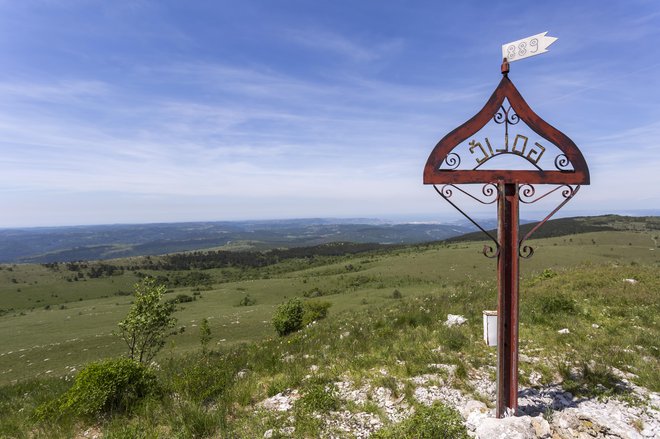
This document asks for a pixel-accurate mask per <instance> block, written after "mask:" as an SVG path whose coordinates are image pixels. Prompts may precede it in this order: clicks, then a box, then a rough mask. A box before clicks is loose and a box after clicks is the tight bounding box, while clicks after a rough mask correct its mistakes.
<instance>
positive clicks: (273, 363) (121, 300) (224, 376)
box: [0, 232, 660, 437]
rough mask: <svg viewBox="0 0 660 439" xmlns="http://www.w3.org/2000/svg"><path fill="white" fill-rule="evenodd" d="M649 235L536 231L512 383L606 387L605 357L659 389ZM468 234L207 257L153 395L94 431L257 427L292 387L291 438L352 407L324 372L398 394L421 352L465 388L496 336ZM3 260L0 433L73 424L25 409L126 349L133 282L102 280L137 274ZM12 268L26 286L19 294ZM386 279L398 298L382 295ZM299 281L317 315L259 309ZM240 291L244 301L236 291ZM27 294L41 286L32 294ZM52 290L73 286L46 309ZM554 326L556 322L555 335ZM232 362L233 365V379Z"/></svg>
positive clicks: (269, 422)
mask: <svg viewBox="0 0 660 439" xmlns="http://www.w3.org/2000/svg"><path fill="white" fill-rule="evenodd" d="M652 236H654V235H652V234H650V233H647V232H596V233H590V234H584V235H574V236H565V237H558V238H549V239H543V240H539V241H536V242H534V245H535V247H536V253H535V256H534V257H533V258H532V259H530V260H523V261H522V272H523V274H522V280H521V299H520V306H521V315H520V325H521V326H520V347H521V353H523V354H525V355H528V356H531V357H535V358H539V359H540V361H539V362H538V363H536V364H528V363H521V382H522V383H523V384H526V383H527V377H528V376H529V374H530V373H531V372H533V371H536V372H539V373H541V375H542V377H543V378H542V382H546V383H549V382H552V381H556V380H558V379H562V378H563V379H564V380H565V383H566V385H567V386H568V387H570V388H571V389H572V390H574V391H575V392H576V393H578V394H583V395H599V394H601V395H615V396H616V395H619V394H620V392H618V391H617V386H619V385H620V381H619V380H618V379H617V378H616V377H615V375H614V374H613V369H612V368H617V369H619V370H622V371H624V372H629V373H632V374H634V377H633V378H632V381H633V382H634V383H635V384H637V385H641V386H644V387H647V388H649V389H651V390H654V391H660V376H659V373H658V370H660V350H659V348H660V346H659V344H658V340H660V325H659V324H658V316H660V300H658V299H659V294H660V276H658V274H657V273H658V266H659V264H660V256H657V255H656V251H657V250H655V245H654V244H653V245H652V242H653V241H652ZM594 241H595V242H596V243H595V244H594V243H593V242H594ZM480 247H481V244H479V243H461V244H452V245H450V246H448V245H443V244H433V245H423V246H415V247H410V248H404V249H399V250H396V251H392V252H389V253H383V252H381V253H374V254H367V255H359V256H354V257H333V258H327V260H326V261H325V262H327V263H326V264H322V263H320V262H319V261H314V262H312V263H310V262H309V261H307V260H289V261H286V262H285V263H282V264H277V265H275V266H269V267H265V268H264V269H250V270H245V271H244V272H242V273H238V270H234V272H233V273H229V272H228V271H227V270H226V269H222V270H208V271H207V272H208V273H210V274H211V276H212V277H213V279H214V282H213V286H212V287H211V289H209V290H206V291H193V290H194V288H191V287H187V288H178V289H174V290H172V291H171V292H169V293H168V294H166V297H168V298H174V297H176V296H177V295H178V294H188V295H190V296H193V295H195V294H196V293H198V294H197V295H196V296H194V297H197V300H195V301H193V302H188V303H185V304H183V305H181V309H180V310H179V311H177V313H176V316H177V318H178V319H179V323H178V326H179V327H183V326H185V330H184V332H183V333H179V334H177V335H175V336H173V337H171V338H170V339H169V340H168V344H167V346H166V348H165V349H164V350H163V351H161V353H160V354H159V356H158V357H157V362H158V363H159V365H160V366H159V367H160V370H159V371H158V376H159V379H160V381H161V383H162V384H163V385H164V386H165V387H166V388H167V389H168V390H167V391H166V392H165V395H164V396H162V397H160V398H159V399H149V400H147V401H145V403H144V404H142V405H141V406H140V407H139V408H138V410H137V412H136V414H135V415H132V416H127V415H120V416H115V417H110V418H102V419H100V420H98V421H97V424H98V425H99V426H100V427H99V428H101V430H103V432H104V434H106V437H156V436H158V435H160V436H161V437H162V436H166V437H177V436H179V437H192V436H196V437H205V436H209V437H214V436H216V437H217V436H221V437H224V436H226V437H234V436H236V437H261V436H263V432H264V431H265V430H266V429H268V428H275V427H280V426H282V425H283V422H284V421H282V419H278V418H277V417H276V416H274V415H273V414H271V413H265V412H263V411H261V410H257V411H255V404H256V403H257V402H258V401H261V400H263V399H264V398H267V397H269V396H272V395H275V394H277V393H279V392H282V391H285V390H287V389H294V388H295V389H299V390H300V392H301V394H302V395H303V396H302V397H301V400H299V401H300V402H299V403H298V404H296V407H295V410H294V411H293V415H292V416H293V417H294V419H293V420H292V422H291V423H290V425H291V426H295V427H296V431H297V432H298V433H296V434H297V435H298V436H299V437H303V436H304V435H307V436H308V437H316V436H318V434H320V432H322V431H323V428H324V426H323V425H322V423H320V422H317V421H314V419H316V418H314V416H313V413H314V412H325V411H329V410H334V409H335V408H340V409H343V408H347V407H350V404H348V403H347V402H346V401H343V400H341V399H339V398H337V397H336V395H334V394H333V393H332V392H329V391H326V392H323V390H327V389H329V387H328V386H330V385H331V384H332V383H333V382H335V381H339V380H346V379H350V380H353V381H354V382H356V383H360V382H363V383H373V384H374V385H377V386H382V387H386V388H389V389H390V390H392V391H393V392H394V391H395V390H396V391H397V392H399V391H400V392H402V394H406V393H410V389H409V388H407V387H406V385H405V380H406V379H407V378H409V377H411V376H416V375H420V374H424V373H432V372H437V371H435V370H433V369H430V368H429V366H428V365H429V364H434V363H435V364H437V363H442V364H451V365H455V366H456V372H455V377H454V378H453V381H452V383H453V384H452V385H454V386H455V387H458V388H461V389H462V390H463V391H466V392H468V393H469V392H471V391H472V390H471V388H470V386H469V383H468V380H467V377H468V375H469V374H470V373H471V372H473V371H475V370H480V369H483V368H487V367H492V366H494V364H495V358H494V355H493V353H494V352H495V351H494V349H492V348H488V347H486V346H485V345H484V344H483V342H482V340H481V337H482V326H481V313H482V310H484V309H495V308H496V290H497V289H496V282H495V266H494V261H492V260H489V259H486V258H484V257H483V256H482V255H481V254H480ZM650 249H654V250H650ZM9 267H10V266H4V267H3V269H2V270H0V279H4V280H3V283H2V288H3V289H2V290H0V291H1V293H0V294H1V295H0V298H1V299H2V302H0V308H3V309H8V308H13V309H12V310H11V311H8V312H5V313H4V315H2V316H0V339H2V340H3V345H2V348H1V352H0V383H2V385H3V386H2V387H0V419H2V421H0V436H2V437H4V436H8V437H23V436H26V435H27V432H30V431H31V432H35V435H36V436H37V437H39V435H41V436H42V437H47V436H48V435H49V434H50V435H51V436H53V437H58V436H59V437H70V436H71V434H72V432H75V431H79V429H80V428H81V426H80V424H79V423H76V422H73V421H72V422H69V423H67V422H65V421H62V422H61V423H59V424H57V425H56V426H55V427H53V428H52V429H48V428H46V427H45V426H43V425H40V424H39V423H36V421H35V420H34V419H33V418H32V417H31V413H32V411H33V410H34V408H35V407H36V406H38V405H39V404H40V403H42V402H44V401H45V400H48V399H53V398H55V397H57V396H58V395H61V394H62V393H63V392H64V391H65V390H66V389H67V388H68V387H69V386H70V383H71V382H72V381H71V377H72V376H73V375H74V374H75V373H76V372H77V371H78V370H80V368H81V367H82V366H83V365H84V364H86V363H88V362H90V361H93V360H97V359H101V358H109V357H114V356H117V355H121V354H122V353H124V352H125V347H124V346H122V345H121V343H120V341H119V339H118V338H117V337H115V336H113V335H112V334H111V332H112V330H114V329H115V328H116V323H117V322H118V321H119V320H121V319H122V318H123V317H124V316H125V315H126V312H127V311H128V307H129V305H130V300H131V297H130V296H125V295H124V296H121V295H114V293H115V292H117V291H125V290H130V288H131V284H132V283H133V282H134V281H135V280H136V277H135V276H134V275H133V274H132V273H124V274H123V275H121V276H113V277H110V278H101V279H93V280H87V281H78V282H75V281H72V282H69V281H67V280H65V279H64V278H62V276H61V273H60V274H58V273H53V272H52V271H49V270H47V269H46V268H44V267H41V266H35V265H17V266H13V267H11V268H12V271H8V268H9ZM228 273H229V274H228ZM2 276H4V278H3V277H2ZM12 277H13V278H16V279H17V280H18V281H19V282H22V283H19V284H18V285H30V288H31V289H32V288H34V290H29V291H28V294H27V295H26V296H25V297H23V296H20V297H19V299H20V300H19V299H17V297H16V296H15V295H14V293H15V291H12V288H14V287H15V286H16V285H17V284H14V283H13V282H11V280H10V279H11V278H12ZM237 277H238V278H241V280H235V279H236V278H237ZM624 278H634V279H637V280H638V283H637V284H634V285H631V284H628V283H625V282H623V279H624ZM35 281H36V282H37V283H36V284H34V282H35ZM6 282H8V283H9V285H7V284H6ZM69 287H70V288H72V290H67V288H69ZM39 288H44V289H45V290H46V291H58V293H51V294H50V295H49V294H47V293H44V292H43V291H42V292H39V290H38V289H39ZM395 290H398V291H399V292H400V293H401V296H402V297H401V298H400V299H392V293H393V291H395ZM30 291H31V292H30ZM310 291H319V292H321V293H322V295H323V296H322V299H314V300H323V301H329V302H331V303H332V307H331V308H330V313H329V316H328V317H327V318H326V319H324V320H322V321H320V322H318V323H317V324H315V325H313V326H311V327H309V328H306V329H303V330H302V331H301V332H298V333H294V334H292V335H290V336H288V337H284V338H280V337H277V336H276V335H275V332H274V330H273V327H272V325H271V323H270V322H271V317H272V314H273V311H274V309H275V307H276V305H277V304H279V303H281V302H283V301H284V300H286V299H287V298H291V297H296V296H297V297H302V296H305V295H309V292H310ZM22 293H23V292H21V293H20V294H22ZM33 294H34V296H33V297H32V295H33ZM53 294H57V296H58V297H53ZM248 294H249V296H250V297H251V298H253V299H255V300H256V304H255V305H253V306H237V304H238V303H239V302H240V300H241V298H243V297H245V296H246V295H248ZM103 296H107V297H103ZM31 297H32V298H33V299H34V300H36V299H35V298H37V297H39V298H40V300H42V301H41V302H39V306H38V307H34V309H32V308H33V307H32V304H33V303H34V300H27V299H28V298H31ZM77 297H82V298H83V300H82V301H80V300H78V299H77ZM64 298H76V299H75V300H73V301H70V302H66V303H65V309H59V307H58V306H57V305H58V304H60V303H64V302H61V301H62V300H63V299H64ZM5 299H6V300H5ZM42 305H43V306H42ZM46 305H51V307H50V309H49V310H45V309H44V306H46ZM448 313H452V314H462V315H464V316H465V317H467V318H468V323H467V324H466V325H463V326H461V327H458V328H447V327H445V326H444V325H443V324H442V323H443V322H444V319H445V318H446V315H447V314H448ZM203 318H208V319H209V325H210V327H211V332H212V341H211V344H210V346H209V348H210V350H211V352H210V353H209V354H208V355H203V354H202V353H201V351H200V343H199V327H198V326H196V325H199V324H200V323H201V320H202V319H203ZM594 325H597V327H595V326H594ZM562 328H568V329H569V330H570V334H567V335H561V334H558V333H557V331H558V330H559V329H562ZM183 354H185V355H183ZM284 357H290V358H291V359H292V361H283V358H284ZM312 365H316V366H319V367H320V369H319V370H318V372H316V373H315V374H313V376H314V378H313V379H312V380H311V381H310V380H309V379H306V378H305V377H306V376H307V375H310V368H311V366H312ZM381 369H384V370H386V371H387V372H388V375H387V376H386V377H384V376H382V375H381V374H380V373H379V372H378V371H379V370H381ZM243 370H244V371H247V372H246V375H245V377H244V378H241V379H238V378H236V376H237V374H238V372H239V371H243ZM34 378H38V379H36V380H34ZM12 383H14V384H12ZM400 385H401V386H403V387H401V388H400ZM474 396H475V397H477V398H479V397H480V396H479V395H474ZM40 432H43V433H40ZM137 432H143V433H144V432H160V433H157V434H156V436H149V435H147V434H146V433H144V434H143V435H142V436H139V435H137ZM47 433H49V434H47ZM141 434H142V433H141ZM149 434H151V433H149ZM383 434H385V433H383ZM223 435H224V436H223ZM232 435H233V436H232Z"/></svg>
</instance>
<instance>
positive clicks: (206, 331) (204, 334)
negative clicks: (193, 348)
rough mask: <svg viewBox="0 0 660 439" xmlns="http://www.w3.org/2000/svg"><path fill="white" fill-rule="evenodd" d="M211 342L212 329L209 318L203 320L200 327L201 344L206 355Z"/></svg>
mask: <svg viewBox="0 0 660 439" xmlns="http://www.w3.org/2000/svg"><path fill="white" fill-rule="evenodd" d="M210 341H211V327H210V326H209V320H208V319H207V318H204V319H202V323H201V325H199V342H200V343H201V344H202V352H204V353H206V349H207V346H208V344H209V342H210Z"/></svg>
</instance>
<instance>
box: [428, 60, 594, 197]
mask: <svg viewBox="0 0 660 439" xmlns="http://www.w3.org/2000/svg"><path fill="white" fill-rule="evenodd" d="M507 72H508V68H507ZM504 99H507V100H508V102H509V104H510V107H508V108H507V107H505V106H504V105H503V104H504ZM511 109H513V111H514V113H513V114H514V116H515V118H519V119H520V120H522V121H523V122H525V124H527V126H528V127H529V128H531V129H532V130H533V131H534V132H535V133H536V134H538V135H539V136H540V137H542V138H544V139H546V140H547V141H549V142H550V143H552V144H553V145H554V146H556V147H557V148H559V149H560V150H561V151H562V154H560V155H559V156H557V157H556V158H555V167H556V168H557V169H556V170H533V171H526V170H481V169H472V170H458V169H456V167H457V166H458V165H459V164H460V162H461V159H460V156H458V155H457V154H456V153H452V150H453V149H454V148H456V147H457V146H458V145H460V144H461V143H462V142H463V141H465V140H467V139H468V138H469V137H471V136H473V135H474V134H476V133H477V132H478V131H479V130H481V129H482V128H483V127H484V126H485V125H486V124H487V123H488V122H490V121H491V120H495V121H496V122H498V121H501V122H498V123H502V122H506V124H505V129H506V133H505V136H507V138H508V125H509V124H513V123H517V119H514V120H515V122H514V121H512V120H509V117H510V116H509V114H508V113H509V111H510V110H511ZM502 117H504V119H503V120H502ZM482 151H485V150H484V149H482ZM519 155H521V154H519ZM521 156H522V155H521ZM443 163H445V164H447V169H441V167H442V165H443ZM568 164H570V165H572V166H573V169H572V170H570V169H567V165H568ZM495 181H504V182H507V183H530V184H534V183H536V184H589V168H588V167H587V163H586V161H585V160H584V157H583V156H582V153H581V152H580V150H579V149H578V147H577V146H576V145H575V143H574V142H573V141H572V140H571V139H570V138H569V137H568V136H566V135H565V134H564V133H562V132H561V131H559V130H558V129H556V128H555V127H553V126H552V125H550V124H549V123H547V122H545V121H544V120H543V119H541V117H539V116H538V115H537V114H536V113H535V112H534V111H533V110H532V109H531V108H530V107H529V105H528V104H527V102H525V100H524V99H523V97H522V96H521V94H520V92H519V91H518V89H516V87H515V86H514V85H513V83H512V82H511V80H510V79H509V77H508V74H507V73H504V77H503V78H502V80H501V81H500V83H499V85H498V86H497V88H496V89H495V91H494V92H493V94H492V95H491V97H490V99H488V102H486V105H484V107H483V108H482V109H481V111H479V112H478V113H477V114H476V115H474V116H473V117H472V118H471V119H470V120H468V121H467V122H465V123H464V124H463V125H461V126H459V127H458V128H456V129H454V130H453V131H451V132H450V133H449V134H447V135H446V136H445V137H443V138H442V140H440V142H438V144H437V145H436V146H435V148H433V151H431V154H430V155H429V158H428V160H427V162H426V166H425V167H424V184H447V183H453V184H457V183H483V182H495Z"/></svg>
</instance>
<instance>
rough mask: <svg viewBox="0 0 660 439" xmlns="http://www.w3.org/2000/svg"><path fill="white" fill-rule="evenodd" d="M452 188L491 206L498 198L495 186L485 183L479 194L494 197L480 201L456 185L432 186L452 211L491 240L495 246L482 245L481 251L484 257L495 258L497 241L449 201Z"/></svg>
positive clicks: (479, 199)
mask: <svg viewBox="0 0 660 439" xmlns="http://www.w3.org/2000/svg"><path fill="white" fill-rule="evenodd" d="M452 188H453V189H456V190H458V191H460V192H462V193H463V194H465V195H467V196H468V197H470V198H472V199H473V200H476V201H478V202H479V203H481V204H493V203H495V202H496V201H497V200H498V199H499V196H500V195H499V191H498V190H497V186H496V185H495V184H493V183H486V184H484V185H483V187H482V188H481V192H482V194H483V195H484V196H486V197H488V198H490V197H493V195H494V196H495V197H494V198H493V199H492V200H491V199H488V198H486V199H481V198H479V197H477V196H474V195H472V194H471V193H469V192H467V191H465V190H463V189H461V188H460V187H458V186H456V185H453V184H446V185H444V186H442V187H441V188H440V189H438V187H437V186H436V185H433V189H435V191H436V192H437V193H438V194H439V195H440V196H441V197H442V198H444V199H445V200H446V201H447V202H448V203H449V204H451V205H452V206H453V207H454V209H456V210H458V211H459V212H460V213H461V215H463V216H464V217H465V218H467V219H468V221H470V222H471V223H472V224H474V225H475V226H476V227H477V228H478V229H479V230H481V231H482V232H483V233H485V234H486V235H487V236H488V237H489V238H490V239H491V241H493V243H494V244H495V247H494V248H493V247H492V246H490V245H484V248H483V250H482V252H483V254H484V256H486V257H487V258H495V257H497V255H498V254H499V253H500V243H499V242H498V241H497V239H496V238H495V237H494V236H493V235H491V234H490V232H488V231H487V230H486V229H484V228H483V227H482V226H481V225H480V224H479V223H478V222H476V221H475V220H474V219H472V218H471V217H470V215H468V214H467V213H465V212H464V211H463V209H461V208H460V207H458V206H457V205H456V204H455V203H454V202H453V201H451V200H450V198H451V197H452V195H454V193H453V191H452Z"/></svg>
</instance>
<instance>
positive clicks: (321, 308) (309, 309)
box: [302, 300, 332, 326]
mask: <svg viewBox="0 0 660 439" xmlns="http://www.w3.org/2000/svg"><path fill="white" fill-rule="evenodd" d="M330 306H332V303H330V302H326V301H323V302H322V301H318V300H310V301H309V302H305V304H304V308H305V312H304V313H303V322H302V325H303V326H307V325H309V324H310V323H312V322H313V321H316V320H321V319H324V318H326V317H327V316H328V309H329V308H330Z"/></svg>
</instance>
